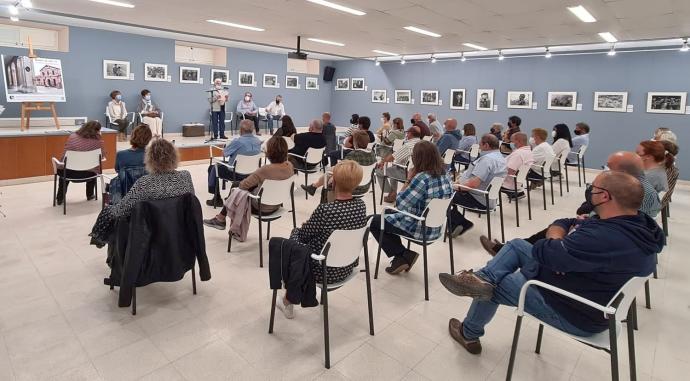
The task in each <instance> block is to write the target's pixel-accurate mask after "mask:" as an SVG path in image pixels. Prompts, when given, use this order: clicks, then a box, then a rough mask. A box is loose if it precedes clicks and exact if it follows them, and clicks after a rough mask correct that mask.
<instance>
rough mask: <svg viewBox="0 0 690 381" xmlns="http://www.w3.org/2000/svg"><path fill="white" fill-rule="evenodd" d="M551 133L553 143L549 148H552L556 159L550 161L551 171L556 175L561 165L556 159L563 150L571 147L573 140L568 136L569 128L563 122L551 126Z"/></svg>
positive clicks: (563, 152)
mask: <svg viewBox="0 0 690 381" xmlns="http://www.w3.org/2000/svg"><path fill="white" fill-rule="evenodd" d="M551 135H552V136H553V144H552V145H551V148H552V149H553V153H554V155H556V156H555V157H556V160H554V161H553V163H551V173H553V174H554V175H558V173H559V172H558V171H559V168H560V166H561V164H560V163H559V162H558V160H559V158H560V156H561V155H562V154H565V151H568V150H570V149H572V146H573V141H572V139H571V137H570V129H568V126H567V125H566V124H563V123H559V124H557V125H555V126H553V131H552V132H551Z"/></svg>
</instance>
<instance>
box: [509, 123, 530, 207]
mask: <svg viewBox="0 0 690 381" xmlns="http://www.w3.org/2000/svg"><path fill="white" fill-rule="evenodd" d="M510 140H511V143H512V144H511V149H512V151H513V152H511V153H510V155H508V156H507V157H506V169H507V170H508V176H506V179H505V181H503V186H502V188H503V189H505V190H507V191H509V192H513V193H515V178H513V177H511V176H515V175H516V174H517V173H518V171H519V170H520V168H522V166H524V165H527V166H531V165H532V164H533V163H534V157H533V156H532V148H531V147H530V146H529V144H527V134H525V133H524V132H518V133H515V134H513V135H512V136H511V137H510ZM520 186H521V185H519V187H518V188H517V191H518V194H513V193H509V194H508V197H513V198H514V197H520V196H521V195H524V192H522V191H521V188H520Z"/></svg>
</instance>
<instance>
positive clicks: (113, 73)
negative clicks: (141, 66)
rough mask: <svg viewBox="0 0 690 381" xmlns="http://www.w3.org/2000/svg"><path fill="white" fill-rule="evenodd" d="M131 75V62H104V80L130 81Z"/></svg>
mask: <svg viewBox="0 0 690 381" xmlns="http://www.w3.org/2000/svg"><path fill="white" fill-rule="evenodd" d="M131 73H132V71H131V64H130V62H129V61H116V60H103V79H120V80H129V77H130V74H131Z"/></svg>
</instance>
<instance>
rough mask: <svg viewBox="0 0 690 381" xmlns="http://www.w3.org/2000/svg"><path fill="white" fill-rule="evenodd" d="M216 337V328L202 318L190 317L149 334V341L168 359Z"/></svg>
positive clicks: (196, 347) (173, 358) (178, 356)
mask: <svg viewBox="0 0 690 381" xmlns="http://www.w3.org/2000/svg"><path fill="white" fill-rule="evenodd" d="M215 337H216V330H214V329H212V328H210V327H208V326H207V325H206V323H204V322H203V320H201V319H199V318H197V317H192V318H190V319H187V320H184V321H182V322H180V323H177V324H175V325H173V326H171V327H169V328H166V329H164V330H162V331H158V332H156V333H154V334H153V335H151V336H150V339H151V341H152V342H153V343H154V344H155V345H156V346H157V347H158V349H160V351H161V352H163V354H164V355H165V357H166V358H167V359H168V360H170V361H175V360H177V359H178V358H180V357H182V356H184V355H186V354H187V353H189V352H192V351H194V350H195V349H198V348H200V347H202V346H204V345H205V344H207V343H209V342H210V341H212V340H213V339H215Z"/></svg>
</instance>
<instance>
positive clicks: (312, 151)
mask: <svg viewBox="0 0 690 381" xmlns="http://www.w3.org/2000/svg"><path fill="white" fill-rule="evenodd" d="M325 149H326V148H313V147H311V148H308V149H307V152H306V153H305V154H304V156H300V155H297V154H295V153H291V152H288V155H290V156H293V157H296V158H299V159H300V160H302V162H303V163H304V166H303V167H301V168H300V167H295V170H296V171H297V172H301V173H304V186H305V187H306V186H307V185H309V184H308V181H309V174H310V173H316V172H318V171H319V168H318V166H319V165H320V166H321V168H322V169H325V168H323V164H322V160H323V151H324V150H325ZM310 167H311V168H310ZM304 198H305V199H308V198H309V193H308V192H304Z"/></svg>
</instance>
